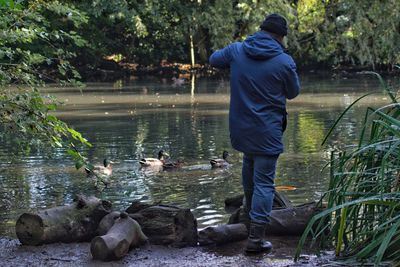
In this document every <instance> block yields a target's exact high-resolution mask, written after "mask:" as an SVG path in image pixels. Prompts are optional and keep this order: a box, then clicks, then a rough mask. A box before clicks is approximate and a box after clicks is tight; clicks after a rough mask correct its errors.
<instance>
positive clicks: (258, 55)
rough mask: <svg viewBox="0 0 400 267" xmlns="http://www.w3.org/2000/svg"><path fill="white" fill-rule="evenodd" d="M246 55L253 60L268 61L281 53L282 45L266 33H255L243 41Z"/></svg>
mask: <svg viewBox="0 0 400 267" xmlns="http://www.w3.org/2000/svg"><path fill="white" fill-rule="evenodd" d="M242 45H243V49H244V51H245V53H246V55H247V56H248V57H250V58H253V59H269V58H273V57H275V56H277V55H280V54H282V53H283V47H282V45H281V44H280V43H279V42H278V41H277V40H275V39H274V38H272V36H271V35H269V34H268V33H266V32H263V31H259V32H256V33H254V34H252V35H250V36H249V37H247V38H246V40H244V41H243V44H242Z"/></svg>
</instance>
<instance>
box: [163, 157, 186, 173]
mask: <svg viewBox="0 0 400 267" xmlns="http://www.w3.org/2000/svg"><path fill="white" fill-rule="evenodd" d="M184 164H185V162H184V161H183V160H181V159H178V160H177V161H168V162H164V164H163V165H162V166H163V169H164V170H166V171H168V170H176V169H180V168H182V166H183V165H184Z"/></svg>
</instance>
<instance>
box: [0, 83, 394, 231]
mask: <svg viewBox="0 0 400 267" xmlns="http://www.w3.org/2000/svg"><path fill="white" fill-rule="evenodd" d="M371 91H376V92H377V94H376V95H373V96H371V97H368V98H366V99H365V100H363V101H362V102H360V103H359V104H358V105H356V106H355V108H354V109H352V110H351V111H350V112H349V113H348V114H347V115H346V116H345V117H344V118H343V121H342V122H341V124H340V125H339V126H338V128H337V130H336V131H335V132H334V134H333V135H332V137H331V138H330V139H329V142H328V144H327V145H326V146H324V147H321V146H320V144H321V142H322V140H323V138H324V136H325V134H326V133H327V131H328V130H329V128H330V127H331V125H332V124H333V122H334V121H335V120H336V118H337V117H338V116H339V114H340V113H341V112H342V111H343V110H344V109H345V108H346V107H347V106H348V105H350V104H351V103H352V102H353V101H354V100H355V99H357V97H359V96H361V95H363V94H364V93H366V92H371ZM43 92H44V93H46V94H47V93H48V94H52V95H55V96H56V97H57V98H58V99H59V100H60V101H63V102H64V103H65V106H63V107H62V108H61V109H60V110H59V111H58V112H57V115H58V116H59V117H60V118H62V119H63V120H65V121H66V122H68V123H69V124H70V125H71V126H73V128H75V129H76V130H78V131H80V132H81V133H82V134H83V135H84V136H85V137H86V138H87V139H88V140H89V141H90V142H91V143H92V144H93V147H92V148H90V149H84V150H85V152H86V153H87V155H88V158H89V159H90V161H91V162H93V163H95V164H97V163H101V162H102V160H103V159H104V158H108V159H111V160H112V161H115V164H114V165H113V168H114V169H113V177H112V183H111V185H110V186H109V188H107V189H105V190H103V191H99V190H97V189H96V188H95V187H94V186H93V183H92V181H91V180H89V179H87V178H86V176H85V174H84V173H83V172H82V171H77V170H75V168H74V164H73V162H72V161H71V160H70V159H69V158H68V157H67V156H66V155H65V154H64V153H63V151H62V150H57V151H53V152H51V153H50V154H48V153H44V152H43V151H34V152H33V153H32V154H31V155H30V156H12V155H10V150H11V149H10V148H11V146H12V144H9V143H8V142H6V141H4V140H2V146H1V147H0V236H10V237H15V234H14V225H15V221H16V219H17V217H18V216H19V215H20V214H21V213H22V212H26V211H30V210H35V209H43V208H48V207H53V206H56V205H63V204H66V203H71V202H72V199H73V198H74V195H75V194H76V193H84V194H87V195H96V196H98V197H101V198H103V199H109V200H111V201H112V202H113V205H114V207H115V208H116V209H124V208H126V207H128V206H129V204H130V203H131V202H132V201H133V200H141V201H145V202H151V203H152V202H159V201H161V202H162V203H165V204H176V205H179V206H182V207H187V208H190V209H191V210H192V211H193V213H194V215H195V216H196V218H197V220H198V225H199V228H202V227H206V226H208V225H215V224H219V223H225V222H226V221H227V219H228V216H229V214H228V213H227V212H226V211H225V210H224V200H225V198H226V197H230V196H234V195H237V194H240V193H241V191H242V188H241V182H240V180H241V178H240V177H241V175H240V172H241V158H242V155H241V153H239V152H237V151H235V150H233V149H232V147H231V146H230V141H229V133H228V105H229V82H228V81H226V80H225V81H224V80H220V79H198V80H197V81H195V82H194V83H193V84H191V83H188V84H186V85H183V86H173V85H172V83H171V82H169V81H165V80H164V81H162V80H157V79H153V80H132V81H130V82H121V81H119V82H116V83H113V84H109V83H98V84H87V85H86V88H84V89H82V91H80V90H79V89H76V88H52V87H49V88H47V89H46V90H44V91H43ZM386 102H388V101H387V99H386V97H385V96H384V95H383V94H380V89H379V84H378V82H377V81H376V80H375V79H367V78H366V77H356V78H354V79H336V80H332V79H329V78H328V79H325V78H319V77H302V93H301V95H300V96H299V97H298V98H296V99H295V100H292V101H289V102H288V113H289V120H288V127H287V130H286V132H285V137H284V142H285V153H283V154H282V155H281V156H280V158H279V162H278V169H277V179H276V185H278V186H279V185H284V186H294V187H296V188H297V189H296V190H294V191H286V192H285V193H286V194H287V196H288V197H289V199H290V200H292V201H293V202H294V203H295V204H300V203H304V202H308V201H313V200H318V199H319V197H320V196H321V195H322V194H323V192H324V190H325V189H326V187H327V182H328V173H329V170H328V169H324V166H325V165H326V164H327V162H328V161H329V157H330V151H331V150H332V149H334V148H335V147H341V146H344V145H350V144H352V143H354V142H355V140H356V136H357V133H358V128H359V125H360V123H361V121H362V119H363V116H364V112H365V109H366V107H367V106H371V105H381V104H382V105H383V104H384V103H386ZM160 149H163V150H165V151H167V152H168V153H169V155H170V156H171V158H174V159H178V158H179V159H183V160H184V161H185V164H186V165H185V167H184V168H183V169H182V170H179V171H171V172H165V171H164V172H151V171H144V170H143V169H140V166H139V163H138V160H139V159H140V158H142V157H145V156H146V157H155V156H156V154H157V152H158V151H159V150H160ZM223 150H227V151H229V154H230V157H229V161H230V162H231V163H232V166H231V167H230V168H228V169H217V170H213V169H211V168H210V165H209V160H210V158H214V157H220V156H221V154H222V152H223Z"/></svg>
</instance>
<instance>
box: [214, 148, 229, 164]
mask: <svg viewBox="0 0 400 267" xmlns="http://www.w3.org/2000/svg"><path fill="white" fill-rule="evenodd" d="M228 156H229V153H228V151H226V150H224V152H223V153H222V159H211V160H210V164H211V168H225V167H228V166H229V165H230V164H229V162H228V161H227V158H228Z"/></svg>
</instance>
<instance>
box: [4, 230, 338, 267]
mask: <svg viewBox="0 0 400 267" xmlns="http://www.w3.org/2000/svg"><path fill="white" fill-rule="evenodd" d="M270 240H271V241H272V242H273V244H274V249H273V251H272V253H270V254H268V255H251V256H249V255H244V254H243V248H244V245H245V241H242V242H236V243H232V244H228V245H224V246H220V247H194V248H193V247H191V248H181V249H178V248H168V247H163V246H155V245H148V246H145V247H142V248H139V249H134V250H132V251H130V252H129V254H128V255H127V256H126V257H124V258H123V259H122V260H120V261H115V262H108V263H103V262H99V261H94V260H92V258H91V256H90V253H89V251H90V243H74V244H50V245H43V246H37V247H35V246H22V245H21V244H20V243H19V241H18V240H15V239H8V238H0V251H1V253H0V262H1V265H2V266H14V267H15V266H154V267H156V266H157V267H158V266H163V267H167V266H180V267H183V266H202V267H203V266H243V267H248V266H261V267H265V266H322V265H325V264H326V263H327V262H329V259H331V258H332V254H331V253H327V254H325V255H324V256H322V257H320V258H318V257H316V256H315V255H313V254H307V255H304V256H303V257H302V259H301V260H300V261H299V262H297V263H294V262H293V258H292V256H293V255H294V250H295V246H296V244H297V239H293V237H279V239H275V238H274V239H270Z"/></svg>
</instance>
